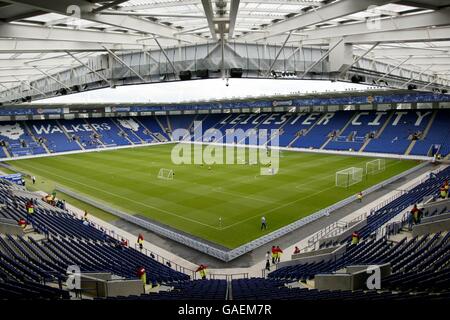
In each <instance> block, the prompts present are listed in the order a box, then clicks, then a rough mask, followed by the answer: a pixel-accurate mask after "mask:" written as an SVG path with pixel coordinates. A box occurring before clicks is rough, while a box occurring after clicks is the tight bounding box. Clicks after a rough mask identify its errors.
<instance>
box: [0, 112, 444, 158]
mask: <svg viewBox="0 0 450 320" xmlns="http://www.w3.org/2000/svg"><path fill="white" fill-rule="evenodd" d="M447 117H448V111H442V110H441V111H439V114H438V115H437V116H436V117H432V112H431V111H429V112H425V111H417V112H415V111H401V112H400V111H397V112H392V113H389V112H355V111H337V112H334V113H303V114H289V113H260V114H209V115H198V116H194V115H173V116H145V117H133V118H96V119H73V120H67V119H65V120H58V121H56V120H46V121H29V122H27V124H26V125H25V123H23V124H22V123H19V122H17V123H1V124H0V139H2V141H4V142H5V145H6V149H7V151H9V154H10V155H12V156H13V157H20V156H25V155H36V154H45V153H47V150H48V152H50V153H57V152H64V151H73V150H82V149H95V148H105V147H106V148H107V147H115V146H126V145H135V144H142V143H152V142H164V141H170V140H172V136H171V132H173V130H175V129H177V128H180V129H187V130H189V131H190V132H191V133H192V131H193V122H194V120H195V121H199V120H202V121H203V122H202V129H203V132H205V131H206V130H208V129H213V128H214V129H218V130H220V131H221V132H222V134H224V135H225V136H222V137H217V138H216V141H217V139H223V140H225V138H226V137H228V138H230V139H231V137H232V134H233V130H230V129H234V130H237V129H242V130H244V131H246V130H249V129H256V128H259V129H267V130H275V129H279V130H280V141H279V145H280V146H282V147H294V148H314V149H326V150H350V149H351V150H354V151H360V150H361V148H362V147H363V146H364V145H365V144H367V146H365V148H364V150H363V151H365V152H379V153H395V154H404V153H405V152H406V151H407V149H408V147H409V146H410V145H411V143H412V136H413V135H414V134H416V137H417V141H415V143H414V145H413V147H412V149H411V150H410V152H409V154H411V155H428V154H429V151H430V148H431V146H432V145H440V151H439V153H440V154H441V155H442V156H446V155H447V154H448V152H449V150H450V149H449V147H448V144H449V142H448V141H447V139H446V138H445V137H446V134H445V133H446V132H447V130H448V129H447V128H446V121H447V120H446V119H447ZM434 118H436V120H434V121H432V119H434ZM430 122H431V123H430ZM429 124H430V125H431V126H430V128H429V130H428V133H427V134H426V136H423V135H421V134H423V133H424V131H425V129H426V127H427V126H428V125H429ZM28 128H29V129H28ZM381 128H384V130H381ZM227 130H228V131H227ZM380 131H382V132H380ZM422 139H423V140H422ZM235 142H239V143H246V144H248V143H249V141H248V139H245V140H242V141H235ZM46 149H47V150H46ZM0 157H7V154H6V153H5V152H4V151H3V150H0Z"/></svg>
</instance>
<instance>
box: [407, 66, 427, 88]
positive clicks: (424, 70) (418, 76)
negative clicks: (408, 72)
mask: <svg viewBox="0 0 450 320" xmlns="http://www.w3.org/2000/svg"><path fill="white" fill-rule="evenodd" d="M432 67H433V65H432V64H430V65H429V66H428V67H427V68H425V69H423V70H422V71H420V73H419V74H418V75H417V78H418V79H414V78H412V77H411V79H409V80H408V81H406V82H405V83H404V84H403V85H405V86H406V85H408V84H410V83H411V82H413V81H415V80H420V76H422V75H423V74H424V73H425V72H427V71H428V70H430V69H431V68H432Z"/></svg>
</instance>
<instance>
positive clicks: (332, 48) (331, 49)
mask: <svg viewBox="0 0 450 320" xmlns="http://www.w3.org/2000/svg"><path fill="white" fill-rule="evenodd" d="M343 41H344V39H340V40H339V41H337V42H336V43H335V44H334V45H333V46H332V47H331V48H330V49H328V51H327V52H326V53H325V54H324V55H323V56H321V57H320V59H319V60H317V61H316V62H314V63H313V64H312V65H311V66H309V68H307V69H306V70H305V72H303V74H302V75H301V77H300V79H303V78H304V77H305V76H306V75H307V74H308V73H309V72H310V71H311V70H312V69H313V68H314V67H315V66H317V65H318V64H319V63H321V62H322V61H323V60H325V59H326V58H327V57H328V56H329V55H330V53H331V52H332V51H333V50H334V49H335V48H337V46H338V45H340V44H341V43H342V42H343Z"/></svg>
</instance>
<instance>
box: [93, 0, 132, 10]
mask: <svg viewBox="0 0 450 320" xmlns="http://www.w3.org/2000/svg"><path fill="white" fill-rule="evenodd" d="M127 1H128V0H115V1H111V2H110V3H107V4H104V5H102V6H100V7H97V8H95V9H93V10H92V13H98V12H100V11H103V10H106V9H109V8H112V7H114V6H117V5H119V4H121V3H124V2H127Z"/></svg>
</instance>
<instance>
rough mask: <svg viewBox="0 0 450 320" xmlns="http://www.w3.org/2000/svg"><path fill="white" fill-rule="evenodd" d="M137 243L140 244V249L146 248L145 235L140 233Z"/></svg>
mask: <svg viewBox="0 0 450 320" xmlns="http://www.w3.org/2000/svg"><path fill="white" fill-rule="evenodd" d="M137 243H138V245H139V249H140V250H142V249H143V248H144V236H143V235H142V233H139V235H138V239H137Z"/></svg>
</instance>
